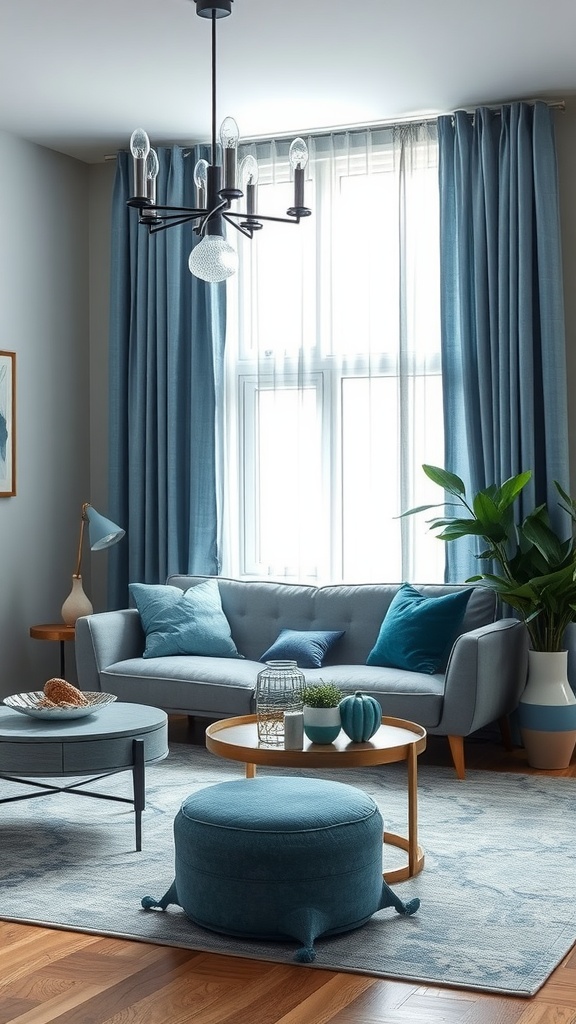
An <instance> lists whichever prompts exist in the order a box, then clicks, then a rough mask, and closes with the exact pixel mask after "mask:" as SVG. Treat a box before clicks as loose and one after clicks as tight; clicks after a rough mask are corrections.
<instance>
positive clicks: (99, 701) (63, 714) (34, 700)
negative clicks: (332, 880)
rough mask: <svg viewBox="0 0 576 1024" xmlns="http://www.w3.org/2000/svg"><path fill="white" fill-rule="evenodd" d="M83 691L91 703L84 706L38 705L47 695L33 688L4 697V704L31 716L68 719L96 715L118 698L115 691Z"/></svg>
mask: <svg viewBox="0 0 576 1024" xmlns="http://www.w3.org/2000/svg"><path fill="white" fill-rule="evenodd" d="M83 693H84V696H85V697H86V700H87V701H88V702H89V703H88V704H85V705H83V706H82V707H70V708H41V707H38V705H39V704H40V702H41V701H42V700H44V698H45V697H46V694H45V693H44V691H43V690H33V691H31V692H30V693H13V694H12V696H11V697H4V704H5V705H6V707H8V708H11V709H12V711H20V712H21V713H22V714H23V715H29V716H30V717H31V718H52V719H55V718H59V719H66V720H68V719H71V718H85V717H86V715H94V714H96V712H97V711H100V710H101V708H105V707H106V706H107V705H108V704H112V703H113V701H115V700H116V696H115V694H113V693H100V691H98V690H96V691H95V692H88V691H83Z"/></svg>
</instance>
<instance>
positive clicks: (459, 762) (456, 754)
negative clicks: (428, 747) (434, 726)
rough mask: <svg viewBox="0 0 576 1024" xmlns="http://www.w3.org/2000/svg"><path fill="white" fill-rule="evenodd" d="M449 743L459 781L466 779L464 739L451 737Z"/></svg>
mask: <svg viewBox="0 0 576 1024" xmlns="http://www.w3.org/2000/svg"><path fill="white" fill-rule="evenodd" d="M448 743H449V744H450V753H451V754H452V760H453V762H454V767H455V769H456V775H457V776H458V778H459V779H464V777H465V775H466V769H465V767H464V737H463V736H449V737H448Z"/></svg>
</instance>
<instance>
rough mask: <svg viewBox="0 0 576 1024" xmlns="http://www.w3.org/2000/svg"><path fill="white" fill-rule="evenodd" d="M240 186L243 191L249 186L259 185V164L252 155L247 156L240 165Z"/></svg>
mask: <svg viewBox="0 0 576 1024" xmlns="http://www.w3.org/2000/svg"><path fill="white" fill-rule="evenodd" d="M240 184H241V186H242V190H243V191H244V189H246V188H247V187H248V185H257V184H258V162H257V160H256V158H255V157H253V156H252V155H251V154H248V156H245V157H244V159H243V160H242V161H241V163H240Z"/></svg>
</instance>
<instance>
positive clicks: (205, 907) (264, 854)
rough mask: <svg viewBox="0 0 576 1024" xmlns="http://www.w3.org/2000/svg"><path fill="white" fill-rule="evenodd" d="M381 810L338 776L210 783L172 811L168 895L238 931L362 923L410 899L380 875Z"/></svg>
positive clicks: (298, 934) (212, 924)
mask: <svg viewBox="0 0 576 1024" xmlns="http://www.w3.org/2000/svg"><path fill="white" fill-rule="evenodd" d="M382 832H383V822H382V816H381V814H380V811H379V809H378V807H377V805H376V804H375V802H374V801H373V800H372V798H371V797H369V796H368V795H367V794H366V793H363V792H362V791H361V790H359V789H356V788H354V787H353V786H347V785H344V784H342V783H339V782H326V781H324V780H322V779H314V778H291V777H284V776H276V777H271V776H268V777H266V776H262V777H259V778H256V779H239V780H238V781H236V782H223V783H220V784H219V785H216V786H208V787H207V788H206V789H202V790H200V791H199V792H198V793H194V794H193V795H192V796H190V797H188V798H187V800H185V801H184V803H183V804H182V806H181V808H180V811H179V812H178V814H177V815H176V819H175V821H174V843H175V866H176V871H175V876H176V877H175V879H174V882H173V884H172V885H171V886H170V888H169V890H168V892H167V893H166V894H165V895H164V896H163V897H162V899H161V900H155V899H153V898H152V897H150V896H145V897H144V899H143V900H142V906H143V907H144V908H145V909H146V910H148V909H151V908H152V907H159V908H161V909H165V908H166V907H167V906H168V905H169V904H170V903H176V904H178V905H180V906H181V907H182V908H183V909H184V911H185V913H186V915H187V916H188V917H189V918H190V919H191V920H192V921H193V922H194V923H195V924H197V925H200V926H201V927H203V928H208V929H211V930H212V931H216V932H222V933H224V934H226V935H231V936H236V937H239V938H255V939H264V940H275V941H284V942H285V941H286V940H287V939H295V940H296V941H298V942H300V943H301V944H302V948H301V949H300V950H299V951H298V952H297V953H296V956H295V959H296V960H299V961H301V962H311V961H312V960H313V959H314V956H315V952H314V941H315V939H317V938H318V937H319V936H320V935H334V934H336V933H338V932H344V931H349V930H351V929H353V928H358V927H360V926H361V925H363V924H365V923H366V921H368V920H369V918H370V917H371V916H372V915H373V914H374V913H375V912H376V911H377V910H380V909H382V908H383V907H389V906H391V907H394V908H395V909H396V910H397V911H398V913H400V914H412V913H414V911H415V910H417V909H418V907H419V905H420V902H419V900H417V899H414V900H411V901H410V902H409V903H403V902H402V900H400V899H399V898H398V897H397V896H396V895H395V893H394V892H393V891H392V890H391V889H390V887H389V886H388V885H387V884H386V882H384V881H383V879H382Z"/></svg>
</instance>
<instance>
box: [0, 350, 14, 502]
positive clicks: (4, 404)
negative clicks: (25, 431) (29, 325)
mask: <svg viewBox="0 0 576 1024" xmlns="http://www.w3.org/2000/svg"><path fill="white" fill-rule="evenodd" d="M15 494H16V353H15V352H0V498H12V497H13V496H14V495H15Z"/></svg>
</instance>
